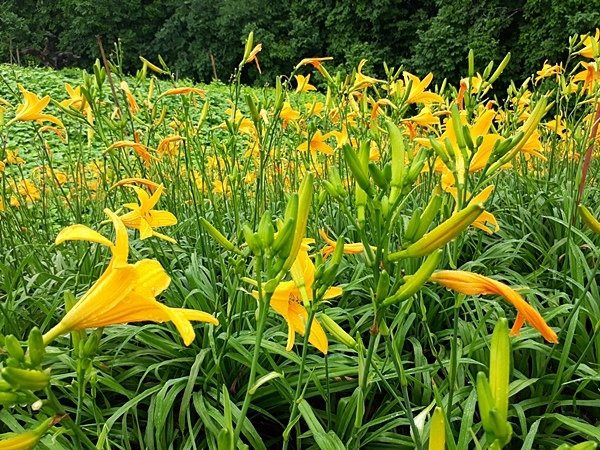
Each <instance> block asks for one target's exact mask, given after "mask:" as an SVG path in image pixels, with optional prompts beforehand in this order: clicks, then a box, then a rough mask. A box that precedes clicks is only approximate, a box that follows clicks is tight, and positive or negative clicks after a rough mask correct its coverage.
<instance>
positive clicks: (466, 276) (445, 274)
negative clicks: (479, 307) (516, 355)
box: [430, 270, 558, 344]
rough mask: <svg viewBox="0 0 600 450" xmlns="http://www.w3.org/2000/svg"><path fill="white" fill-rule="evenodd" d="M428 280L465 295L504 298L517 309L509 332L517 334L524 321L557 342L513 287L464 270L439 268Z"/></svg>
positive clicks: (548, 338)
mask: <svg viewBox="0 0 600 450" xmlns="http://www.w3.org/2000/svg"><path fill="white" fill-rule="evenodd" d="M430 281H433V282H434V283H438V284H441V285H442V286H445V287H447V288H448V289H452V290H454V291H457V292H460V293H462V294H465V295H480V294H483V295H486V294H495V295H500V296H501V297H504V299H505V300H506V301H507V302H509V303H510V304H511V305H513V306H514V307H515V308H516V309H517V319H516V321H515V324H514V326H513V328H512V330H511V334H513V335H518V334H519V332H520V330H521V326H522V325H523V323H524V322H527V323H529V324H530V325H531V326H533V327H534V328H536V329H537V330H538V331H539V332H540V333H541V334H542V336H543V337H544V339H546V341H548V342H551V343H554V344H556V343H558V336H557V335H556V333H555V332H554V330H552V328H550V327H549V326H548V324H547V323H546V322H545V321H544V319H543V317H542V316H541V315H540V313H539V312H537V311H536V310H535V309H534V308H533V307H532V306H531V305H530V304H529V303H527V302H526V301H525V300H524V299H523V297H521V296H520V295H519V294H518V293H517V292H516V291H515V290H514V289H512V288H510V287H509V286H507V285H505V284H504V283H501V282H499V281H496V280H493V279H491V278H488V277H484V276H483V275H479V274H476V273H471V272H465V271H462V270H441V271H439V272H435V273H434V274H433V275H431V278H430Z"/></svg>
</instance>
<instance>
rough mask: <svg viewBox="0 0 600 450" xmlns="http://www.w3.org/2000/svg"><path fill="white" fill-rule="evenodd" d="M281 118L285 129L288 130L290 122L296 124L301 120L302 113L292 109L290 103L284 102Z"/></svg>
mask: <svg viewBox="0 0 600 450" xmlns="http://www.w3.org/2000/svg"><path fill="white" fill-rule="evenodd" d="M279 117H280V118H281V120H283V124H282V126H283V128H286V127H287V125H288V123H289V122H295V121H297V120H298V119H299V118H300V111H296V110H295V109H294V108H292V105H290V104H289V102H284V103H283V107H282V108H281V112H280V113H279Z"/></svg>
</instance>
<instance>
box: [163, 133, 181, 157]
mask: <svg viewBox="0 0 600 450" xmlns="http://www.w3.org/2000/svg"><path fill="white" fill-rule="evenodd" d="M184 140H185V138H184V137H182V136H179V135H178V134H174V135H172V136H168V137H166V138H164V139H163V140H162V141H160V143H159V144H158V147H156V152H157V153H158V154H159V155H162V154H163V153H167V154H168V155H171V156H175V155H177V152H178V151H179V142H181V141H184Z"/></svg>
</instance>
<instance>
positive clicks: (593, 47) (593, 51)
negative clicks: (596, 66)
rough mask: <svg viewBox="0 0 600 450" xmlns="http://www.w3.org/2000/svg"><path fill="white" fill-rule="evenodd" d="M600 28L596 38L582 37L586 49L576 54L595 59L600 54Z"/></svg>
mask: <svg viewBox="0 0 600 450" xmlns="http://www.w3.org/2000/svg"><path fill="white" fill-rule="evenodd" d="M599 42H600V28H596V34H595V35H594V36H589V35H584V36H581V43H582V44H583V45H584V47H583V48H582V49H581V50H579V51H578V52H575V53H576V54H577V55H581V56H583V57H584V58H595V57H596V56H598V54H599V52H600V43H599Z"/></svg>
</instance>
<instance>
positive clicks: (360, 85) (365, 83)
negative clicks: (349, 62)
mask: <svg viewBox="0 0 600 450" xmlns="http://www.w3.org/2000/svg"><path fill="white" fill-rule="evenodd" d="M366 63H367V60H366V59H363V60H361V61H360V63H358V68H357V69H356V77H355V78H354V84H353V85H352V87H351V88H350V91H356V90H360V89H365V88H368V87H369V86H372V85H374V84H377V83H379V82H381V80H378V79H377V78H373V77H369V76H367V75H363V73H362V68H363V67H364V65H365V64H366Z"/></svg>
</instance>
